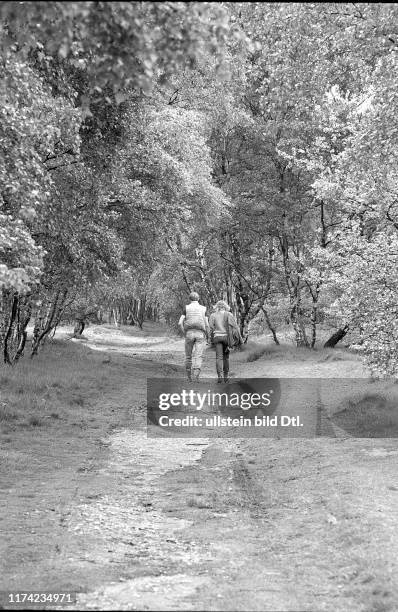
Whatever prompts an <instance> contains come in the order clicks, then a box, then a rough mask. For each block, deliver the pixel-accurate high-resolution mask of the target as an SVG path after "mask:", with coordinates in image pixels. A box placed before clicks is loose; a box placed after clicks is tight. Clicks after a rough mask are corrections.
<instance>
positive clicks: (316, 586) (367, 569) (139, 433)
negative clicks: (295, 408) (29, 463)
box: [3, 337, 398, 612]
mask: <svg viewBox="0 0 398 612" xmlns="http://www.w3.org/2000/svg"><path fill="white" fill-rule="evenodd" d="M89 342H90V345H91V346H92V348H96V349H97V350H104V349H106V347H107V343H106V339H103V342H102V343H101V342H98V343H97V342H96V339H95V337H94V338H93V337H91V338H90V339H89ZM153 342H154V343H155V342H157V341H156V340H154V341H153ZM121 344H123V346H121ZM137 345H138V343H137V341H136V339H132V340H128V339H123V341H121V342H120V341H119V340H118V338H116V339H115V342H114V343H113V344H112V343H111V348H112V349H113V350H112V351H111V352H110V353H109V352H108V354H115V353H116V354H118V355H126V356H127V357H128V359H125V366H124V367H125V370H124V371H125V372H126V375H127V376H128V378H126V379H125V380H123V377H120V383H119V387H118V390H117V393H115V394H114V397H107V398H106V402H104V405H103V406H102V407H101V413H102V415H103V417H102V418H103V419H107V418H109V415H110V414H111V412H112V411H114V410H115V408H116V409H117V410H118V412H117V418H115V419H114V420H113V421H112V422H108V427H107V429H108V431H107V432H106V428H105V427H103V426H102V428H101V426H100V427H99V433H101V437H100V438H99V439H97V440H92V444H91V446H90V448H91V449H92V450H91V454H90V448H88V449H87V453H86V460H85V463H84V465H82V463H81V460H82V455H81V449H80V450H79V445H78V442H76V449H75V450H76V463H75V464H74V465H73V470H74V474H75V476H74V479H72V480H71V481H70V482H68V481H66V482H64V486H68V487H69V489H70V492H71V495H70V500H69V503H68V504H67V505H66V507H64V508H63V509H62V511H61V512H60V513H57V512H56V513H55V514H56V516H57V520H56V522H57V525H58V526H57V529H58V530H59V532H58V540H56V542H55V544H56V545H55V547H51V550H52V551H53V552H52V554H51V555H49V556H48V559H47V560H46V561H43V559H42V558H40V559H39V558H37V556H36V558H35V556H34V555H33V556H32V558H31V560H29V559H26V558H25V557H21V555H19V556H18V554H17V553H15V552H14V553H10V550H11V549H10V548H9V549H8V553H7V554H8V555H10V554H11V557H12V555H13V554H14V556H15V555H16V558H15V559H14V561H13V563H12V571H10V569H9V566H7V579H8V585H12V587H13V588H16V585H17V584H21V581H22V580H23V577H25V582H24V586H25V588H28V586H29V585H30V584H31V585H32V588H33V585H34V583H35V579H36V581H37V580H39V581H40V577H42V576H43V575H44V574H43V572H45V571H47V572H48V574H47V575H48V576H50V578H51V580H52V584H53V585H54V586H55V585H56V584H57V585H58V586H62V587H63V588H67V587H68V588H70V589H73V590H76V591H79V592H80V594H79V595H78V605H77V606H76V609H78V608H81V609H87V610H90V609H114V610H188V609H189V610H203V609H208V610H220V611H221V610H265V611H274V610H283V611H297V610H302V611H318V610H326V611H341V612H343V611H344V612H345V611H346V610H347V609H350V610H352V611H353V612H362V611H363V612H365V611H366V612H384V611H385V612H387V611H391V612H393V611H395V610H396V609H397V608H398V596H397V594H398V581H397V575H398V573H397V569H398V529H397V527H398V513H397V511H396V506H397V500H398V474H397V467H396V466H397V461H396V460H397V456H398V445H397V442H396V440H389V439H379V440H369V439H355V438H349V437H347V436H344V432H343V434H342V433H341V432H338V431H337V432H336V431H334V432H333V435H336V436H341V435H343V436H344V437H335V438H333V437H332V438H317V439H285V440H276V439H267V440H263V439H246V440H239V439H237V440H236V439H235V440H233V439H217V440H214V439H213V440H210V439H204V438H195V439H167V438H165V439H148V438H147V437H146V433H145V407H144V405H145V376H148V375H163V376H170V375H176V374H178V373H179V372H180V373H181V372H182V370H181V369H180V366H181V364H182V363H183V346H182V343H181V341H175V342H174V341H173V346H172V347H171V346H170V343H168V341H167V339H162V340H161V341H159V342H158V343H157V346H156V349H155V347H154V345H153V344H152V342H147V343H142V342H141V347H139V346H137ZM159 346H160V348H161V350H159ZM171 349H173V350H171ZM133 353H135V354H134V355H133ZM168 354H171V355H172V359H173V361H174V363H172V360H171V359H167V358H166V355H168ZM208 357H209V359H208V361H207V364H206V366H205V369H204V374H205V375H208V374H210V373H211V372H213V371H214V363H213V360H214V356H212V354H211V353H209V355H208ZM271 365H272V368H274V369H273V370H272V375H279V376H293V371H295V372H296V375H297V373H298V375H299V376H300V374H301V375H302V376H305V375H306V374H305V373H303V369H304V371H307V369H308V368H310V367H311V365H310V364H297V363H296V364H293V363H287V364H286V363H283V364H281V367H280V370H279V371H278V370H277V369H275V368H276V365H275V363H273V364H270V363H269V362H263V363H262V364H261V363H260V362H254V363H253V364H243V363H240V362H239V360H238V359H235V361H234V363H233V369H234V371H235V373H236V374H237V375H246V376H248V375H252V376H258V375H262V376H264V375H267V374H268V375H269V372H270V370H271ZM335 365H336V364H326V366H327V367H323V369H322V366H321V365H320V364H315V366H313V367H314V368H315V370H316V368H317V367H318V368H319V370H318V371H317V373H318V375H321V374H320V371H321V370H322V372H323V375H324V376H330V375H331V374H330V371H331V370H332V372H333V367H335ZM282 366H283V368H284V369H283V370H282ZM324 366H325V364H324ZM339 367H340V369H341V364H339ZM348 367H349V365H348V364H347V368H348ZM264 368H266V369H267V372H264ZM302 368H303V369H302ZM328 368H329V369H328ZM354 370H355V372H358V371H360V365H358V364H357V363H355V365H354V367H352V366H351V368H350V371H351V372H352V371H354ZM261 372H262V374H260V373H261ZM286 372H287V373H286ZM307 375H308V374H307ZM332 375H333V374H332ZM357 375H358V374H357ZM319 397H320V396H319V394H316V393H315V392H314V394H313V395H312V396H311V398H307V399H306V401H307V403H308V405H309V404H310V403H311V402H315V401H318V400H319ZM321 397H322V394H321ZM316 398H318V400H317V399H316ZM323 399H324V405H325V406H326V405H327V402H328V400H330V393H329V391H328V389H327V388H326V389H324V391H323ZM289 401H290V402H293V401H296V400H295V398H294V397H292V398H291V399H290V400H289ZM112 414H114V413H112ZM104 434H105V435H104ZM61 446H62V445H61ZM57 449H58V446H57ZM59 452H60V451H59ZM69 461H70V459H69ZM77 466H79V467H77ZM76 469H77V471H76ZM62 474H63V475H64V478H65V472H60V474H59V477H60V478H61V476H62ZM38 478H43V485H45V476H44V474H43V473H41V472H40V470H39V473H38ZM51 478H53V476H51ZM51 482H54V481H53V480H52V481H51ZM25 486H26V489H25V491H26V492H27V494H29V492H30V491H32V490H33V489H34V488H35V486H36V488H37V483H36V485H35V483H33V484H32V483H30V484H29V482H26V483H25ZM56 486H61V483H59V484H58V485H56ZM44 488H45V487H44ZM46 490H47V489H46ZM20 493H21V488H20V487H18V489H17V490H16V495H18V494H20ZM32 495H33V493H32ZM48 497H49V493H48V491H47V497H46V496H43V505H42V507H41V508H40V512H41V513H42V514H41V515H39V517H40V518H39V517H38V522H40V525H41V527H39V525H38V524H37V526H36V527H35V529H41V530H42V535H41V537H42V538H44V534H45V533H47V534H48V533H49V532H51V529H52V527H51V525H50V523H49V518H48V517H49V515H50V514H51V512H49V511H48V504H49V503H50V501H49V499H48ZM17 501H18V500H17V499H16V504H17ZM46 508H47V512H46ZM19 520H20V521H22V522H21V523H20V528H21V529H27V527H28V526H29V527H30V528H31V527H32V519H31V517H29V518H28V519H26V520H23V518H22V517H19ZM53 532H54V529H53ZM34 542H36V543H37V533H36V534H34V535H33V536H32V546H33V544H34ZM18 563H19V565H18ZM27 579H28V580H27ZM41 584H42V588H44V585H43V580H42V578H41ZM3 588H4V587H3ZM10 588H11V586H10ZM53 590H54V589H53Z"/></svg>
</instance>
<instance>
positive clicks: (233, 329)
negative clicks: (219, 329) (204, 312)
mask: <svg viewBox="0 0 398 612" xmlns="http://www.w3.org/2000/svg"><path fill="white" fill-rule="evenodd" d="M224 326H225V329H226V331H227V342H228V347H229V348H235V347H238V346H240V345H241V344H243V339H242V336H241V335H240V331H239V328H238V326H237V325H231V323H230V321H229V318H228V312H225V314H224Z"/></svg>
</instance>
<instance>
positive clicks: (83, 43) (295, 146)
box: [0, 2, 398, 375]
mask: <svg viewBox="0 0 398 612" xmlns="http://www.w3.org/2000/svg"><path fill="white" fill-rule="evenodd" d="M397 45H398V8H397V6H396V5H395V4H394V3H386V4H376V3H355V4H352V3H325V4H324V3H279V2H275V3H267V2H265V3H260V2H247V3H246V2H245V3H240V2H233V3H232V2H222V3H215V2H189V3H188V2H23V3H20V2H2V3H1V5H0V46H1V64H0V73H1V75H0V76H1V89H0V96H1V105H0V113H1V116H0V290H1V298H0V346H1V349H2V351H3V358H4V360H5V361H6V362H7V363H14V362H15V361H16V360H18V359H19V357H20V356H21V355H22V353H23V351H24V349H25V343H26V337H27V336H26V328H27V325H28V324H29V322H32V323H33V329H34V331H33V344H32V348H31V352H32V354H35V353H36V352H37V350H38V349H39V347H40V345H41V343H42V342H43V341H44V339H45V338H46V336H47V335H48V334H49V333H50V332H51V331H52V330H53V329H54V327H56V326H57V325H58V324H59V322H60V321H61V320H63V319H65V317H66V318H68V317H69V318H70V317H72V318H73V317H75V318H77V319H79V320H85V318H86V319H88V318H90V317H91V318H93V317H97V318H98V319H99V320H100V319H101V317H103V316H104V313H105V312H109V313H112V316H113V318H114V319H115V321H116V322H117V323H134V324H138V325H142V321H143V320H144V318H145V317H159V316H162V317H164V318H165V319H166V320H167V321H168V322H169V323H170V324H171V325H174V324H175V321H176V318H177V316H178V313H179V311H180V309H181V307H182V305H183V304H184V302H185V300H186V297H187V293H188V292H189V291H190V290H193V289H195V290H198V291H199V293H200V295H201V298H202V300H203V301H204V303H206V304H207V305H208V306H211V305H212V304H214V303H215V301H217V300H218V299H220V298H225V299H227V300H228V301H229V302H230V304H231V305H232V307H233V310H234V312H235V314H236V315H237V317H238V320H239V324H240V327H241V331H242V334H243V335H244V336H245V337H247V334H248V328H249V325H251V326H255V325H259V326H261V325H265V326H267V327H268V328H269V329H270V331H271V333H272V334H273V337H274V339H275V341H278V339H277V328H278V326H279V325H281V324H282V323H287V322H289V325H291V327H292V329H293V331H294V337H295V341H296V343H297V345H302V346H308V347H311V346H312V347H314V346H315V345H316V341H317V326H318V324H319V323H320V322H323V321H325V320H329V321H330V322H332V323H333V325H334V326H335V327H336V328H339V327H340V328H344V329H346V328H348V327H349V328H350V330H352V331H353V332H354V335H355V336H356V342H357V344H358V345H359V346H361V347H362V349H363V351H364V354H365V357H366V360H367V362H368V364H369V367H370V368H371V370H372V371H373V372H374V373H375V374H378V375H395V374H396V373H397V370H398V361H397V357H396V355H397V352H396V347H397V342H398V317H397V312H396V309H397V306H396V303H397V300H396V296H397V291H398V272H397V270H398V266H397V263H398V250H397V246H398V243H397V231H398V203H397V202H398V191H397V190H398V187H397V185H398V179H397V176H396V174H397V170H396V168H397V164H396V157H397V150H398V148H397V142H396V141H397V140H398V125H397V121H398V119H397V116H398V115H397V113H396V106H397V102H396V100H397V83H396V79H395V74H396V68H397V53H396V51H397Z"/></svg>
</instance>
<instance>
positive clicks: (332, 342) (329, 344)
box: [323, 323, 349, 348]
mask: <svg viewBox="0 0 398 612" xmlns="http://www.w3.org/2000/svg"><path fill="white" fill-rule="evenodd" d="M348 330H349V325H348V324H347V323H346V325H344V327H341V328H340V329H338V330H337V332H336V333H334V334H333V335H332V336H330V338H329V339H328V340H326V342H325V344H324V345H323V346H324V348H334V347H335V346H336V344H337V343H338V342H340V340H342V338H344V336H345V335H346V334H347V333H348Z"/></svg>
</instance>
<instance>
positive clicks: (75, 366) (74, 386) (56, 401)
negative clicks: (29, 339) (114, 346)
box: [0, 340, 110, 434]
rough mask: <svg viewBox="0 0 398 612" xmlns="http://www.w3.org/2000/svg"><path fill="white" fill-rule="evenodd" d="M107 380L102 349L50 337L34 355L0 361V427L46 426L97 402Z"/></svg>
mask: <svg viewBox="0 0 398 612" xmlns="http://www.w3.org/2000/svg"><path fill="white" fill-rule="evenodd" d="M109 384H110V373H109V366H108V365H107V364H104V363H103V354H101V353H98V354H97V353H95V352H92V351H89V349H87V348H86V347H84V346H81V345H78V344H76V343H72V342H68V341H63V340H51V341H49V342H48V343H47V344H46V346H44V347H43V349H42V351H41V352H40V353H39V355H38V356H37V357H36V358H35V359H29V358H28V357H25V358H23V359H22V360H21V361H20V362H19V363H18V364H17V365H15V366H14V367H9V366H5V365H1V366H0V430H1V432H2V433H3V434H6V433H7V432H10V431H13V430H16V429H18V428H21V427H22V428H37V427H50V426H51V425H52V424H53V423H54V422H55V421H56V420H58V419H62V418H68V417H69V416H71V415H72V414H73V413H74V412H80V413H81V410H82V409H83V410H84V409H86V408H88V407H89V406H90V403H91V402H92V401H93V400H94V399H97V401H98V396H99V395H100V394H101V391H102V390H104V389H105V388H106V387H107V386H109ZM83 414H84V413H83Z"/></svg>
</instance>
